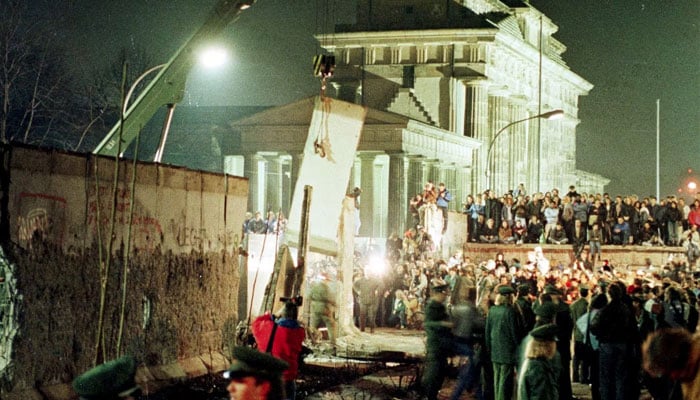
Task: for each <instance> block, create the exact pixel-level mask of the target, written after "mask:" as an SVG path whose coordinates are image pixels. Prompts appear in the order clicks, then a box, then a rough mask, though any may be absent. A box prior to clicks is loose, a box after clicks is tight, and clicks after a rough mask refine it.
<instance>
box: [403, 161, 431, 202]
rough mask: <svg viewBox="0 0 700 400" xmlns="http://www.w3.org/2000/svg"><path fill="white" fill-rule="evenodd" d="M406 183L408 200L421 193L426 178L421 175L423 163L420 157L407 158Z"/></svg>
mask: <svg viewBox="0 0 700 400" xmlns="http://www.w3.org/2000/svg"><path fill="white" fill-rule="evenodd" d="M407 161H408V173H407V174H406V175H407V177H408V182H406V185H407V187H408V198H409V199H410V198H411V197H413V196H415V195H416V194H418V193H423V185H424V184H425V181H427V178H426V177H425V175H424V174H423V162H424V158H422V157H421V156H417V155H416V156H413V155H412V156H408V157H407Z"/></svg>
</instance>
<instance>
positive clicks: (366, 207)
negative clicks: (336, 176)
mask: <svg viewBox="0 0 700 400" xmlns="http://www.w3.org/2000/svg"><path fill="white" fill-rule="evenodd" d="M377 154H378V153H376V152H370V151H367V152H364V151H363V152H360V153H359V154H358V157H359V158H360V189H362V195H361V196H360V223H361V225H360V236H369V237H372V236H373V234H374V232H373V226H374V211H375V210H374V195H373V188H374V159H375V158H376V157H377Z"/></svg>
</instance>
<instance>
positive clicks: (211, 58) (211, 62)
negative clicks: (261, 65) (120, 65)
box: [119, 47, 226, 163]
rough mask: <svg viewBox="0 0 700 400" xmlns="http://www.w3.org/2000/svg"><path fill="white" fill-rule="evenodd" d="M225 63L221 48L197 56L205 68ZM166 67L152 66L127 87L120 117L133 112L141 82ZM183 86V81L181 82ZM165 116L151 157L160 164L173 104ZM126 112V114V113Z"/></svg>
mask: <svg viewBox="0 0 700 400" xmlns="http://www.w3.org/2000/svg"><path fill="white" fill-rule="evenodd" d="M225 61H226V54H225V52H224V50H223V49H221V48H216V47H209V48H207V49H205V50H204V51H203V52H201V53H200V54H199V56H198V62H200V63H201V64H203V65H204V66H205V67H207V68H215V67H218V66H220V65H221V64H222V63H224V62H225ZM166 67H168V63H163V64H159V65H156V66H153V67H151V68H149V69H147V70H146V71H144V72H143V73H142V74H141V75H139V77H138V78H136V80H134V83H132V84H131V86H130V87H129V90H128V91H127V93H126V96H125V97H124V105H123V108H122V116H123V117H125V116H126V115H127V114H129V113H131V112H132V111H133V110H130V107H129V106H130V101H131V97H132V96H133V95H134V91H135V90H136V88H137V86H138V85H139V84H140V83H141V81H143V80H144V79H145V78H146V77H147V76H148V75H150V74H152V73H154V72H157V71H161V70H163V69H165V68H166ZM183 85H184V81H183ZM183 90H184V89H183ZM166 105H167V108H168V110H167V114H166V117H165V121H164V122H163V128H162V130H161V134H160V141H159V142H158V148H157V150H156V153H155V156H154V157H153V161H154V162H157V163H160V162H161V160H162V158H163V152H164V150H165V142H166V141H167V139H168V133H169V132H170V125H171V123H172V121H173V115H174V113H175V105H176V103H175V102H172V103H167V104H166ZM135 106H136V105H133V106H132V107H135ZM127 111H128V112H127ZM125 150H126V149H123V150H122V152H121V153H122V154H119V157H122V156H123V155H124V154H123V153H124V151H125Z"/></svg>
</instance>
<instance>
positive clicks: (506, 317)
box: [485, 304, 522, 365]
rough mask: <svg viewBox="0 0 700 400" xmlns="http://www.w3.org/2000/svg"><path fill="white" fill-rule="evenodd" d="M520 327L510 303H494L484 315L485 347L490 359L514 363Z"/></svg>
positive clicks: (502, 362) (515, 362)
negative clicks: (486, 314)
mask: <svg viewBox="0 0 700 400" xmlns="http://www.w3.org/2000/svg"><path fill="white" fill-rule="evenodd" d="M520 330H521V328H520V327H519V322H518V314H517V312H516V311H515V308H514V307H513V306H511V305H503V304H502V305H495V306H493V307H491V308H490V309H489V314H488V316H487V317H486V332H485V340H486V348H487V349H488V351H489V352H490V354H491V361H493V362H495V363H500V364H512V365H515V364H517V362H518V345H519V344H520V340H521V339H522V338H521V337H520V334H519V332H520Z"/></svg>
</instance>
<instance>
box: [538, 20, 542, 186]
mask: <svg viewBox="0 0 700 400" xmlns="http://www.w3.org/2000/svg"><path fill="white" fill-rule="evenodd" d="M538 39H539V43H538V44H539V48H540V49H539V50H540V60H539V61H540V63H539V69H538V75H537V89H538V95H537V114H542V15H540V35H539V38H538ZM541 170H542V121H540V120H539V119H538V120H537V191H538V192H541V191H542V188H541V187H540V186H541V185H542V182H541V180H540V174H541Z"/></svg>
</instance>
